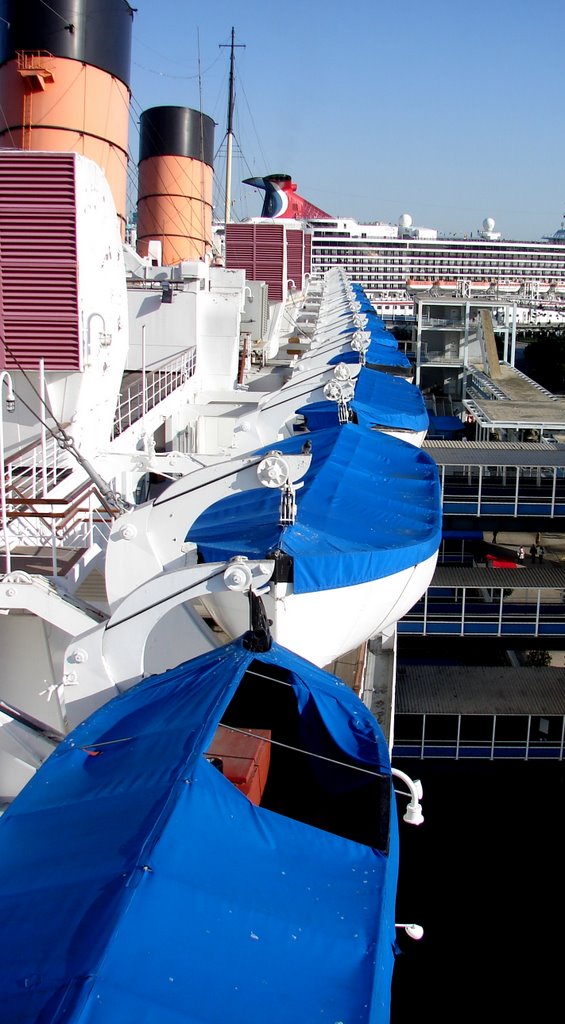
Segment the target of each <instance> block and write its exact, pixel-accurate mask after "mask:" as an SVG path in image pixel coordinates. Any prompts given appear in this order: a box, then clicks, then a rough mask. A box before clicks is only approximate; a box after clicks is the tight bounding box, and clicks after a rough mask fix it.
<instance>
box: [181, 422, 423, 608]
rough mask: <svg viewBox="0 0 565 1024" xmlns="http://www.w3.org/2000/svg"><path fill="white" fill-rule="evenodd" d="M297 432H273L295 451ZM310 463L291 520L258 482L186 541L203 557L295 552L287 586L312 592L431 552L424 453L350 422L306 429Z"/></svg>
mask: <svg viewBox="0 0 565 1024" xmlns="http://www.w3.org/2000/svg"><path fill="white" fill-rule="evenodd" d="M303 441H304V437H303V436H302V437H301V438H300V437H298V438H297V437H293V438H290V439H288V440H285V441H277V442H276V443H274V444H271V445H270V446H269V447H268V448H265V449H262V451H264V452H265V453H267V452H268V451H270V450H271V449H273V448H275V449H276V450H277V451H280V452H281V453H282V454H283V455H284V453H285V452H289V453H292V452H299V451H300V450H301V447H302V444H303ZM312 444H313V451H312V463H311V466H310V469H309V470H308V472H307V474H306V476H305V477H304V486H303V487H302V488H301V489H300V490H298V491H297V506H298V512H297V517H296V522H295V523H294V524H293V525H291V526H282V527H281V526H279V503H280V492H279V491H278V490H273V489H269V488H265V487H258V488H257V489H254V490H250V491H244V492H243V493H237V494H233V495H229V496H228V497H226V498H223V499H222V500H220V501H218V502H216V503H214V504H213V505H211V506H210V507H209V508H207V509H206V510H205V512H203V513H202V515H201V516H199V517H198V518H197V519H196V521H195V522H194V523H193V525H192V526H191V527H190V529H189V531H188V533H187V536H186V538H185V539H186V540H188V541H193V542H194V543H195V544H196V545H197V546H198V551H199V554H200V556H201V557H202V558H203V559H204V561H206V562H217V561H226V560H228V559H230V558H232V557H233V556H234V555H245V556H247V557H248V558H253V559H257V558H259V559H260V558H265V557H268V554H269V552H273V551H276V550H282V551H283V552H286V553H287V554H288V555H291V556H292V557H293V565H294V570H293V571H294V591H295V593H310V592H315V591H320V590H330V589H334V588H336V587H347V586H352V585H354V584H358V583H366V582H369V581H370V580H376V579H382V578H383V577H385V576H390V575H391V574H392V573H396V572H399V571H400V570H402V569H407V568H409V567H410V566H413V565H417V564H418V563H420V562H423V561H424V560H425V559H427V558H429V557H431V556H432V555H433V554H434V553H435V552H436V551H437V550H438V548H439V544H440V541H441V502H440V490H439V479H438V473H437V467H436V464H435V462H434V461H433V459H432V458H430V456H429V455H427V454H426V453H425V452H423V451H421V450H420V449H418V448H415V447H414V446H413V445H411V444H408V443H407V442H404V441H399V440H398V439H397V438H395V437H390V436H387V435H385V434H382V433H380V432H379V431H370V430H360V429H359V427H358V426H357V425H355V424H352V423H347V424H345V425H344V426H342V427H336V428H333V429H328V430H319V431H317V433H316V434H315V435H314V436H313V437H312Z"/></svg>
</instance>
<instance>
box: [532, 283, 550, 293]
mask: <svg viewBox="0 0 565 1024" xmlns="http://www.w3.org/2000/svg"><path fill="white" fill-rule="evenodd" d="M550 287H551V286H550V284H549V282H548V281H536V283H535V290H536V291H537V293H538V295H547V293H548V291H549V289H550Z"/></svg>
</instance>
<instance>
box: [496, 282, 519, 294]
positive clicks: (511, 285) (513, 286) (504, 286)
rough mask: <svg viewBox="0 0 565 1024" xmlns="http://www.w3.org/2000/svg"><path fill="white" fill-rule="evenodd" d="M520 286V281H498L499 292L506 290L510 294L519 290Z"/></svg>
mask: <svg viewBox="0 0 565 1024" xmlns="http://www.w3.org/2000/svg"><path fill="white" fill-rule="evenodd" d="M521 287H522V282H521V281H500V282H499V284H498V290H499V292H508V293H511V294H515V293H516V292H519V291H520V288H521Z"/></svg>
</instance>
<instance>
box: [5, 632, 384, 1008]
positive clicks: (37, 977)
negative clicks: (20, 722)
mask: <svg viewBox="0 0 565 1024" xmlns="http://www.w3.org/2000/svg"><path fill="white" fill-rule="evenodd" d="M248 669H251V670H252V671H253V670H255V672H257V673H259V675H261V674H263V676H264V675H265V673H267V672H271V674H273V675H276V676H277V677H278V679H279V680H282V685H283V686H284V684H285V682H286V684H287V689H286V690H285V691H284V692H285V693H288V692H292V693H293V694H294V705H295V709H296V717H297V720H298V723H299V725H298V728H297V735H298V741H297V742H298V744H299V746H300V747H301V748H302V749H304V750H309V751H312V752H314V753H315V752H316V751H318V750H323V749H326V748H327V744H328V743H329V742H331V744H332V750H333V751H334V755H335V756H336V757H337V760H338V761H340V762H345V763H346V765H345V767H343V768H339V769H337V768H335V767H334V768H333V771H334V772H336V771H338V770H339V772H341V773H342V775H343V777H344V778H345V777H346V776H347V777H348V778H349V779H350V782H349V786H350V787H352V789H351V794H352V795H350V796H349V797H348V799H353V798H354V796H353V794H359V793H361V795H362V793H363V791H364V787H368V790H370V788H371V787H373V786H375V785H376V784H377V780H376V777H375V776H374V774H369V775H367V772H366V771H365V772H360V771H356V770H354V769H352V768H351V767H349V765H357V766H358V767H360V768H364V769H368V770H369V772H371V773H375V772H376V773H379V775H380V776H381V781H380V782H379V783H378V784H379V785H381V786H385V787H388V789H387V790H386V791H387V792H388V793H389V794H390V762H389V757H388V749H387V745H386V742H385V740H384V737H383V736H382V734H381V733H380V730H379V728H378V726H377V724H376V721H375V719H374V718H373V716H372V715H370V713H369V712H368V711H367V710H366V708H365V707H364V706H363V704H362V703H361V702H360V701H359V700H358V698H357V697H356V696H355V694H353V692H352V691H351V690H350V689H349V688H348V687H347V686H345V685H344V684H343V683H341V682H340V681H338V680H336V679H335V678H334V677H333V676H329V675H327V674H326V673H325V672H322V671H321V670H320V669H317V668H314V667H313V666H311V665H310V664H309V663H307V662H305V661H303V659H301V658H299V657H297V656H296V655H294V654H291V653H289V652H288V651H286V650H284V649H283V648H280V647H278V646H277V645H276V644H273V646H272V648H271V650H269V651H267V652H266V653H260V654H257V653H255V652H253V651H250V650H247V649H246V647H245V646H244V644H243V643H242V641H235V642H234V643H231V644H229V645H227V646H226V647H223V648H220V649H219V650H215V651H213V652H211V653H210V654H206V655H203V656H202V657H200V658H197V659H195V660H193V661H191V662H187V663H186V664H184V665H181V666H180V667H178V668H176V669H173V670H171V671H170V672H166V673H164V674H163V675H159V676H154V677H152V678H150V679H148V680H146V681H144V682H142V683H140V684H139V685H138V686H136V687H134V688H133V689H132V690H130V691H129V692H127V693H125V694H123V695H121V696H120V697H117V698H116V699H114V700H112V701H111V702H109V703H108V704H106V705H105V706H103V707H102V708H100V709H99V710H98V711H96V712H95V713H94V714H93V715H92V716H91V717H90V718H89V719H87V721H86V722H85V723H84V724H83V725H81V726H79V727H78V728H77V729H75V731H74V732H73V733H72V734H71V735H70V736H69V737H68V738H67V739H66V740H65V741H64V742H63V743H61V745H60V746H59V747H58V749H57V750H56V751H55V752H54V753H53V754H52V755H51V757H50V758H49V759H48V761H47V762H46V763H45V764H44V765H43V767H42V768H41V769H40V771H39V772H38V774H37V775H36V776H35V777H34V778H33V779H32V780H31V782H30V783H29V784H28V785H27V786H26V788H25V789H24V790H23V791H22V793H21V794H20V795H19V796H18V798H17V799H16V800H15V802H14V803H13V805H12V806H11V807H10V808H9V809H8V811H7V812H6V813H5V815H4V817H3V819H2V820H1V821H0V891H1V894H2V895H1V907H2V913H1V916H0V933H1V942H2V958H1V960H0V978H1V981H0V986H1V988H0V991H1V994H2V1012H1V1018H2V1022H3V1024H62V1022H63V1021H64V1022H65V1024H95V1022H96V1024H142V1022H143V1024H219V1022H221V1021H226V1022H227V1021H229V1022H230V1024H250V1022H259V1021H261V1022H263V1021H269V1022H270V1024H288V1021H297V1022H298V1021H303V1022H306V1021H308V1022H311V1021H322V1020H323V1021H328V1022H335V1021H344V1022H345V1021H356V1022H364V1024H386V1021H388V1019H389V1000H390V985H391V975H392V968H393V956H394V954H393V945H394V901H395V892H396V882H397V863H398V845H397V826H396V816H395V806H394V798H392V801H391V806H390V822H391V825H390V846H389V850H388V855H387V852H386V849H380V848H376V847H374V846H372V845H365V844H364V843H363V842H359V841H355V840H352V839H350V838H345V837H344V836H343V835H342V834H333V833H332V832H330V831H326V830H324V829H322V828H318V827H314V826H312V825H311V824H309V823H308V822H307V821H304V820H297V819H295V818H290V817H286V816H285V815H284V814H281V813H278V812H274V811H272V810H270V809H268V808H267V807H263V806H255V805H254V804H252V803H250V802H249V801H248V800H247V798H246V797H245V796H244V795H243V794H242V793H240V792H239V791H238V790H237V789H236V788H235V787H234V786H233V785H232V784H231V783H230V782H229V781H228V780H227V779H226V778H225V777H224V776H223V775H222V774H221V772H220V771H218V769H217V768H216V767H214V765H213V764H212V763H210V761H208V760H206V759H205V757H204V754H205V753H206V751H207V750H208V748H209V746H210V743H211V741H212V738H213V736H214V734H215V731H216V727H217V725H218V723H219V722H220V721H221V720H222V717H223V716H224V715H225V714H226V713H228V714H229V710H230V709H229V707H228V705H229V704H230V701H231V699H232V697H233V696H234V694H235V693H236V691H237V690H238V687H239V685H240V683H241V681H242V679H243V677H244V674H245V673H246V671H247V670H248ZM245 678H246V679H247V680H249V676H246V677H245ZM246 685H247V684H246ZM251 685H252V686H253V685H255V686H257V687H259V688H260V687H261V686H262V685H264V681H262V680H261V679H260V680H259V682H256V683H254V682H253V680H251ZM268 685H271V686H272V687H274V688H276V687H277V685H278V689H279V691H280V689H281V685H280V684H277V683H276V682H274V683H271V684H268ZM289 685H290V687H291V691H289V690H288V686H289ZM257 692H258V693H260V692H261V690H260V689H258V690H257ZM285 699H286V698H285ZM241 724H242V725H245V726H248V727H252V726H253V725H254V724H255V723H254V722H253V721H252V720H250V719H249V718H248V719H247V720H246V721H245V722H243V723H241ZM272 735H273V739H274V738H275V736H276V735H277V722H276V719H275V721H274V722H273V733H272ZM276 749H278V748H273V751H275V750H276ZM273 757H274V753H273ZM300 757H301V761H302V760H303V761H304V762H308V763H310V762H313V761H314V759H313V758H311V757H310V758H308V757H304V755H300ZM315 763H316V765H318V766H322V768H319V772H318V775H319V776H320V773H321V772H323V762H320V761H316V762H315ZM332 767H333V766H332ZM306 770H307V769H305V771H306ZM330 776H331V772H330ZM367 779H369V782H367ZM289 785H290V783H289ZM316 785H317V786H318V790H319V792H320V794H323V790H324V781H323V777H318V779H317V780H316ZM364 813H365V814H366V816H367V818H369V819H370V818H371V817H375V818H376V817H377V815H378V814H379V813H380V811H379V803H378V801H377V800H375V799H373V800H370V801H367V805H366V807H365V812H364Z"/></svg>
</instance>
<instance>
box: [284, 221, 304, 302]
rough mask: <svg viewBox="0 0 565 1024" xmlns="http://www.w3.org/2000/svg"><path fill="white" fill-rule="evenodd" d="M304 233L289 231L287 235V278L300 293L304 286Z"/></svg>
mask: <svg viewBox="0 0 565 1024" xmlns="http://www.w3.org/2000/svg"><path fill="white" fill-rule="evenodd" d="M303 246H304V232H303V231H287V234H286V272H287V276H288V277H289V278H290V279H291V280H293V281H294V283H295V285H296V287H297V288H298V291H302V287H303V284H304V280H303V275H304V264H303Z"/></svg>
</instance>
